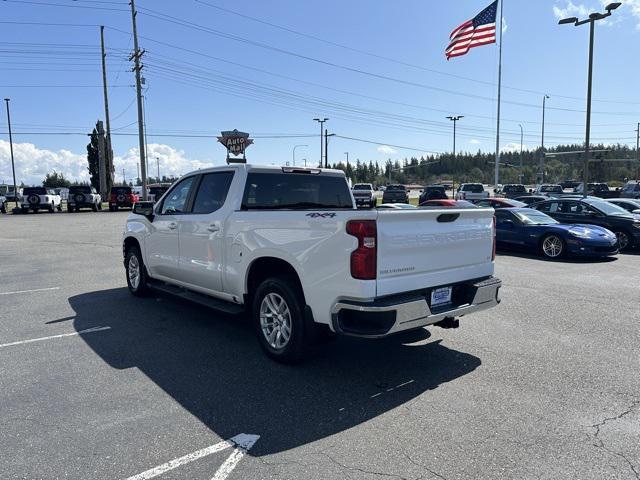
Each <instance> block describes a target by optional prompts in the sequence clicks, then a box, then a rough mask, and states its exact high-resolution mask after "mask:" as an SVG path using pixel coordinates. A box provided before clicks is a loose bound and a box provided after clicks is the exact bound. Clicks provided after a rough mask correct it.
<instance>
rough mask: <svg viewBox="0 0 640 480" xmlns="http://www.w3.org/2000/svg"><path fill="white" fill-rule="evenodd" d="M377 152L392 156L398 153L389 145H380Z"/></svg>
mask: <svg viewBox="0 0 640 480" xmlns="http://www.w3.org/2000/svg"><path fill="white" fill-rule="evenodd" d="M376 150H378V152H380V153H384V154H385V155H391V154H393V153H398V152H397V150H394V149H393V148H391V147H390V146H389V145H380V146H379V147H378V148H377V149H376Z"/></svg>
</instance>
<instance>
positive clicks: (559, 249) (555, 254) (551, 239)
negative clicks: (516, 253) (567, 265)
mask: <svg viewBox="0 0 640 480" xmlns="http://www.w3.org/2000/svg"><path fill="white" fill-rule="evenodd" d="M566 250H567V248H566V245H565V243H564V240H563V239H562V238H560V237H559V236H557V235H553V234H551V235H547V236H545V237H544V238H543V239H542V243H541V244H540V251H541V252H542V255H543V256H544V257H545V258H548V259H549V260H557V259H559V258H562V257H563V256H564V255H565V253H566Z"/></svg>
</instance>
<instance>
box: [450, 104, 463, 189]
mask: <svg viewBox="0 0 640 480" xmlns="http://www.w3.org/2000/svg"><path fill="white" fill-rule="evenodd" d="M447 118H448V119H449V120H451V121H452V122H453V163H454V164H455V160H456V124H457V123H458V120H460V119H461V118H464V115H454V116H451V117H447ZM454 170H455V165H453V168H452V169H451V172H452V173H451V191H452V192H453V198H454V199H455V198H456V180H455V175H454V173H453V171H454Z"/></svg>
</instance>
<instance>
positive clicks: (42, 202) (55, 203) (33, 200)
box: [20, 187, 62, 213]
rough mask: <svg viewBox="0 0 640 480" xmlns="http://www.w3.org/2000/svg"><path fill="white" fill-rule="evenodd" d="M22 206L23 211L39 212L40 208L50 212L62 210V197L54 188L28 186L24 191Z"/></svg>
mask: <svg viewBox="0 0 640 480" xmlns="http://www.w3.org/2000/svg"><path fill="white" fill-rule="evenodd" d="M20 208H21V210H22V213H27V212H29V210H31V211H32V212H33V213H38V211H40V210H47V211H48V212H49V213H55V211H56V210H57V211H58V212H61V211H62V199H61V198H60V195H58V194H57V193H56V192H54V191H53V189H52V188H45V187H26V188H25V189H24V190H23V193H22V201H21V202H20Z"/></svg>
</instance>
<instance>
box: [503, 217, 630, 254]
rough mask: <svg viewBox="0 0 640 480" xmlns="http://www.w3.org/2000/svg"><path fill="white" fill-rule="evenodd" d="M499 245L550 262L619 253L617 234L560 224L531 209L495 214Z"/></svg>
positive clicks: (596, 228) (604, 230) (602, 229)
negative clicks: (564, 258)
mask: <svg viewBox="0 0 640 480" xmlns="http://www.w3.org/2000/svg"><path fill="white" fill-rule="evenodd" d="M495 215H496V243H497V245H498V246H499V247H502V248H508V247H511V248H520V249H523V250H528V251H534V252H539V253H541V254H542V255H543V256H544V257H546V258H549V259H557V258H560V257H562V256H564V255H583V256H594V257H606V256H610V255H615V254H617V253H618V240H617V238H616V236H615V234H614V233H613V232H611V231H609V230H607V229H606V228H603V227H599V226H597V225H567V224H561V223H559V222H558V221H556V220H554V219H553V218H551V217H550V216H549V215H547V214H545V213H543V212H540V211H538V210H533V209H531V208H503V209H500V210H496V214H495Z"/></svg>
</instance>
